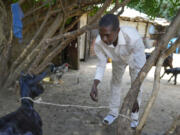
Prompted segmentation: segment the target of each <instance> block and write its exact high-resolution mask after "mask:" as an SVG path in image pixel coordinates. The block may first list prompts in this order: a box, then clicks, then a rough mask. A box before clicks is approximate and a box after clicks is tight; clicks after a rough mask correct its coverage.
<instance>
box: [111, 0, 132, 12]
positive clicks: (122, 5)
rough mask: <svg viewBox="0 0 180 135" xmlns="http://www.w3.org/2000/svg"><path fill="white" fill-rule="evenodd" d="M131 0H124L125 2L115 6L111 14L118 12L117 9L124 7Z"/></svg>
mask: <svg viewBox="0 0 180 135" xmlns="http://www.w3.org/2000/svg"><path fill="white" fill-rule="evenodd" d="M130 1H131V0H124V1H123V2H121V3H119V4H117V5H115V7H114V8H113V9H112V10H111V11H110V12H109V13H111V14H113V13H114V12H116V10H118V9H119V8H120V7H124V6H125V5H127V4H128V3H129V2H130Z"/></svg>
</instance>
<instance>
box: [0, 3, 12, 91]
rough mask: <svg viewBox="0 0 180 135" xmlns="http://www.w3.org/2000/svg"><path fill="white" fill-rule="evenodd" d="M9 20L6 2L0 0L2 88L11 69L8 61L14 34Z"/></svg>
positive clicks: (0, 83) (0, 82)
mask: <svg viewBox="0 0 180 135" xmlns="http://www.w3.org/2000/svg"><path fill="white" fill-rule="evenodd" d="M9 21H10V18H9V16H8V12H7V11H6V8H5V5H4V3H3V2H2V1H1V0H0V65H1V66H0V76H1V79H0V88H2V85H3V83H4V81H5V78H6V77H7V75H8V71H9V70H8V69H9V68H8V61H9V53H10V49H11V40H12V36H10V28H11V27H10V26H11V24H10V23H9Z"/></svg>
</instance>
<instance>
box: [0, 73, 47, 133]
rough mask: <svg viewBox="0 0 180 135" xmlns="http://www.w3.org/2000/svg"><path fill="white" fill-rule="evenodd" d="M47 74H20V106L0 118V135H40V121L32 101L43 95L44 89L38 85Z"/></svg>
mask: <svg viewBox="0 0 180 135" xmlns="http://www.w3.org/2000/svg"><path fill="white" fill-rule="evenodd" d="M46 74H47V72H43V73H42V74H40V75H37V76H35V75H29V74H27V75H24V74H21V76H20V79H19V84H20V95H21V98H22V100H21V106H20V107H19V108H18V109H17V110H16V111H14V112H12V113H10V114H7V115H6V116H3V117H2V118H0V135H42V120H41V118H40V116H39V114H38V112H36V111H35V110H34V108H33V102H32V101H31V100H30V99H26V98H25V99H23V97H30V98H32V99H34V98H35V97H37V96H39V95H40V94H42V93H43V91H44V89H43V87H42V85H41V84H40V83H39V82H40V81H41V80H42V79H43V78H44V77H45V76H46Z"/></svg>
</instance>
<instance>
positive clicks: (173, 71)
mask: <svg viewBox="0 0 180 135" xmlns="http://www.w3.org/2000/svg"><path fill="white" fill-rule="evenodd" d="M165 73H166V74H172V76H171V77H170V79H169V80H168V82H170V81H171V79H172V77H173V76H174V85H176V83H177V75H178V74H180V68H170V69H166V70H165Z"/></svg>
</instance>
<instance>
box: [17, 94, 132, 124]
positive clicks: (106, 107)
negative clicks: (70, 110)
mask: <svg viewBox="0 0 180 135" xmlns="http://www.w3.org/2000/svg"><path fill="white" fill-rule="evenodd" d="M23 99H28V100H30V101H32V102H33V103H36V104H43V105H51V106H57V107H75V108H84V109H109V108H110V107H109V106H85V105H84V106H83V105H71V104H56V103H50V102H45V101H42V98H38V99H36V100H33V99H32V98H30V97H21V98H20V100H23ZM119 116H121V117H123V118H126V119H128V120H130V121H131V120H132V119H131V118H130V117H129V116H126V115H124V114H119Z"/></svg>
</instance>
